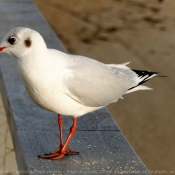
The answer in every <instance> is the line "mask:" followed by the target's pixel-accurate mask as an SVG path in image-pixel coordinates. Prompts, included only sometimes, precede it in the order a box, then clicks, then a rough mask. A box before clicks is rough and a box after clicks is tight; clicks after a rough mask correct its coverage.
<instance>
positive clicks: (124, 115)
mask: <svg viewBox="0 0 175 175" xmlns="http://www.w3.org/2000/svg"><path fill="white" fill-rule="evenodd" d="M34 2H36V4H37V5H38V8H39V9H40V11H41V12H42V13H43V15H44V17H45V18H46V19H47V21H48V22H49V24H50V25H51V27H52V28H53V30H54V31H55V33H56V34H57V35H58V37H59V38H60V40H61V41H62V43H63V45H64V46H65V48H66V49H67V50H68V52H69V53H72V54H80V55H84V56H87V57H91V58H94V59H97V60H99V61H102V62H104V63H123V62H128V61H132V63H131V64H130V67H131V68H134V69H143V70H144V69H146V70H153V71H158V72H160V74H161V75H167V76H169V77H168V78H155V79H154V80H151V81H149V82H148V83H147V85H148V86H150V87H152V88H154V90H153V91H144V92H135V93H132V94H130V95H126V96H124V100H119V101H118V102H117V103H115V104H111V105H110V106H108V109H109V110H110V112H111V114H112V115H113V116H114V118H115V120H116V121H117V123H118V124H119V126H120V127H121V129H122V131H123V133H124V135H125V136H126V138H127V139H128V141H129V142H130V144H131V145H132V146H133V148H134V150H135V151H136V152H137V154H138V155H139V156H140V158H141V159H142V161H143V162H144V163H145V165H146V166H147V168H148V169H150V170H152V171H156V170H158V171H159V174H170V173H171V172H170V171H172V170H175V167H174V165H175V149H174V148H175V137H174V133H175V119H174V118H175V115H174V114H175V107H174V104H175V103H174V99H175V93H174V87H175V79H174V70H175V1H174V0H165V1H164V2H162V3H159V2H158V0H83V1H82V0H72V1H68V0H64V1H61V0H49V1H48V0H42V1H41V0H34ZM163 171H164V172H165V173H163ZM166 172H167V173H166Z"/></svg>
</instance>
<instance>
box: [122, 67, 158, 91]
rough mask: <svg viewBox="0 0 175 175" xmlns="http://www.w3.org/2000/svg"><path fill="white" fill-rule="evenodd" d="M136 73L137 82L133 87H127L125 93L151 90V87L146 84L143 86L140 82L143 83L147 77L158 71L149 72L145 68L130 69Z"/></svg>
mask: <svg viewBox="0 0 175 175" xmlns="http://www.w3.org/2000/svg"><path fill="white" fill-rule="evenodd" d="M132 71H134V72H135V73H136V74H137V75H138V84H137V85H136V86H134V87H131V88H129V89H128V91H127V92H126V93H125V94H128V93H131V92H134V91H138V90H152V88H149V87H147V86H143V85H141V84H143V83H145V82H146V81H148V80H149V79H151V78H153V77H156V76H158V72H150V71H145V70H132Z"/></svg>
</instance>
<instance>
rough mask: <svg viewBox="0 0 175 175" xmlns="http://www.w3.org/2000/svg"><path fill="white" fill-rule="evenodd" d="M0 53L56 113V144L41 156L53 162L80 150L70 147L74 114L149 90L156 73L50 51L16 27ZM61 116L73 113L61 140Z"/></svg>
mask: <svg viewBox="0 0 175 175" xmlns="http://www.w3.org/2000/svg"><path fill="white" fill-rule="evenodd" d="M0 52H5V53H7V54H10V55H13V56H14V57H16V58H17V60H18V67H19V70H20V74H21V77H22V80H23V82H24V86H25V88H26V90H27V92H28V94H29V96H30V97H31V98H32V99H33V101H34V102H35V103H36V104H38V105H39V106H40V107H42V108H43V109H45V110H48V111H52V112H56V113H58V125H59V131H60V146H59V148H58V149H57V150H55V151H53V152H52V153H50V154H44V155H41V156H39V158H46V159H51V160H56V159H60V158H62V157H64V156H65V155H70V154H78V152H76V151H72V150H70V149H69V148H68V144H69V142H70V140H71V138H72V136H73V134H74V133H75V131H76V125H77V118H78V117H80V116H82V115H84V114H86V113H88V112H92V111H95V110H97V109H100V108H102V107H104V106H107V105H109V104H110V103H113V102H116V101H117V100H118V99H119V98H122V96H123V95H124V94H127V93H130V92H134V91H137V90H148V89H150V88H148V87H146V86H142V85H141V84H142V83H144V82H146V81H148V80H149V79H150V78H153V77H154V76H157V72H149V71H142V70H141V71H140V70H131V69H130V68H129V67H127V66H126V65H127V64H129V63H125V64H104V63H101V62H99V61H96V60H93V59H90V58H87V57H84V56H77V55H70V54H67V53H64V52H61V51H59V50H54V49H48V48H47V46H46V43H45V42H44V39H43V37H42V36H41V35H40V34H39V33H38V32H37V31H35V30H32V29H29V28H24V27H18V28H15V29H13V30H11V31H10V32H8V34H7V35H6V36H5V37H4V39H3V40H2V42H1V44H0ZM61 115H70V116H73V125H72V127H71V128H70V133H69V135H68V137H67V139H66V141H65V142H63V139H62V122H63V121H62V118H61Z"/></svg>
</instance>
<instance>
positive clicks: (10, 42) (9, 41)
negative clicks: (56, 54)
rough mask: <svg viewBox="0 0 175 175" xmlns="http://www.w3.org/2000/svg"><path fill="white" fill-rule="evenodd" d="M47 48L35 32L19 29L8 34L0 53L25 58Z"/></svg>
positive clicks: (2, 43) (0, 45)
mask: <svg viewBox="0 0 175 175" xmlns="http://www.w3.org/2000/svg"><path fill="white" fill-rule="evenodd" d="M45 48H46V44H45V42H44V40H43V38H42V36H41V35H40V34H39V33H38V32H36V31H35V30H32V29H29V28H24V27H18V28H15V29H12V30H11V31H9V32H8V33H7V35H6V36H5V37H4V39H3V40H2V42H1V44H0V52H4V53H8V54H10V55H13V56H14V57H16V58H19V59H20V58H24V57H26V56H28V55H29V54H35V53H36V52H38V50H42V49H45Z"/></svg>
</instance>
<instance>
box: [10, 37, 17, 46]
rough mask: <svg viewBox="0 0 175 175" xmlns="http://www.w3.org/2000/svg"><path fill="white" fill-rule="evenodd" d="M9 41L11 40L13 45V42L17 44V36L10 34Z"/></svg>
mask: <svg viewBox="0 0 175 175" xmlns="http://www.w3.org/2000/svg"><path fill="white" fill-rule="evenodd" d="M8 42H9V43H10V44H11V45H13V44H15V42H16V38H15V37H14V36H10V37H9V39H8Z"/></svg>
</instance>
